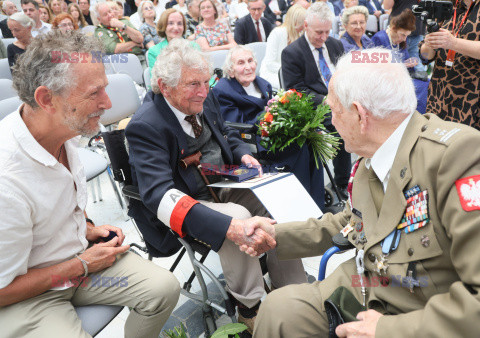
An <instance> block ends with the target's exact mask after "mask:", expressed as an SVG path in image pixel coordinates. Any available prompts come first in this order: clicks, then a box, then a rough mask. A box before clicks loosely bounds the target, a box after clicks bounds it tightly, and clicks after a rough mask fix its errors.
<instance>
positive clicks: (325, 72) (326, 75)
mask: <svg viewBox="0 0 480 338" xmlns="http://www.w3.org/2000/svg"><path fill="white" fill-rule="evenodd" d="M317 50H318V65H319V66H320V72H321V73H322V76H323V78H324V79H325V85H326V86H327V88H328V83H329V82H330V79H331V78H332V73H331V72H330V68H328V65H327V61H325V58H324V57H323V47H320V48H317Z"/></svg>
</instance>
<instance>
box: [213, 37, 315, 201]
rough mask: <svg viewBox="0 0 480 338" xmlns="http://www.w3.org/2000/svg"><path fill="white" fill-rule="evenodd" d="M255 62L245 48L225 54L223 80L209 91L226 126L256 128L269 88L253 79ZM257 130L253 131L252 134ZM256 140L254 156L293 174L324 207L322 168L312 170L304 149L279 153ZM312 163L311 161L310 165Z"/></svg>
mask: <svg viewBox="0 0 480 338" xmlns="http://www.w3.org/2000/svg"><path fill="white" fill-rule="evenodd" d="M256 69H257V60H256V59H255V55H254V54H253V52H252V51H251V50H250V49H249V48H248V47H246V46H242V45H237V46H235V47H233V48H232V49H231V50H230V51H229V52H228V54H227V57H226V59H225V64H224V67H223V76H224V78H222V79H221V80H220V81H219V82H218V83H217V85H216V86H215V87H213V89H212V91H213V93H214V94H215V96H216V97H217V99H218V102H219V103H220V112H221V114H222V116H223V118H224V119H225V120H226V121H228V122H238V123H246V124H251V125H256V124H257V121H258V117H259V115H260V114H261V113H262V112H263V110H264V108H265V106H266V105H267V103H268V100H269V99H271V98H272V86H271V85H270V83H268V82H267V81H266V80H264V79H262V78H261V77H258V76H256V75H255V71H256ZM256 129H257V127H256V126H255V127H254V130H255V131H256ZM259 141H260V139H259V137H257V148H258V152H259V153H258V156H259V157H260V159H262V160H265V161H268V162H269V164H271V165H273V166H275V167H284V168H285V171H290V172H292V173H294V174H295V176H296V177H297V178H298V180H299V181H300V182H301V183H302V184H303V186H304V187H305V189H306V190H307V191H308V192H309V193H310V195H311V196H312V198H313V200H314V201H315V203H317V205H318V206H319V207H320V208H323V207H324V187H323V168H320V169H316V168H315V164H314V163H313V160H312V159H313V158H311V156H310V150H309V148H308V146H307V145H304V146H303V147H302V148H299V147H298V146H297V145H296V144H294V145H291V146H290V147H288V148H287V149H285V150H284V151H282V152H279V153H275V154H273V153H271V152H268V150H267V149H264V148H263V147H261V146H260V145H259V144H258V142H259ZM311 160H312V161H311Z"/></svg>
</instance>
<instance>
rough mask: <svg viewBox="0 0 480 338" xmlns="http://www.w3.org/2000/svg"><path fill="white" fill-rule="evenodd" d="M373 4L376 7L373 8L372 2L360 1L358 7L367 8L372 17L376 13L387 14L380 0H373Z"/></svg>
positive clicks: (367, 0) (368, 0)
mask: <svg viewBox="0 0 480 338" xmlns="http://www.w3.org/2000/svg"><path fill="white" fill-rule="evenodd" d="M373 3H374V4H375V7H373V6H372V4H371V3H370V0H358V5H359V6H365V7H367V8H368V14H370V15H372V14H373V13H374V12H375V11H381V12H382V14H383V13H385V10H384V9H383V8H382V5H380V2H378V0H373Z"/></svg>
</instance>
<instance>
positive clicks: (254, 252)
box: [226, 216, 277, 257]
mask: <svg viewBox="0 0 480 338" xmlns="http://www.w3.org/2000/svg"><path fill="white" fill-rule="evenodd" d="M275 223H276V221H274V220H272V219H270V218H266V217H259V216H255V217H252V218H248V219H245V220H239V219H232V221H231V223H230V227H229V228H228V230H227V235H226V237H227V239H229V240H231V241H232V242H234V243H235V244H237V245H238V246H239V247H240V251H243V252H245V253H246V254H248V255H250V256H252V257H254V256H258V255H261V254H262V253H264V252H267V251H268V250H271V249H273V248H275V246H276V245H277V243H276V242H275V227H274V224H275Z"/></svg>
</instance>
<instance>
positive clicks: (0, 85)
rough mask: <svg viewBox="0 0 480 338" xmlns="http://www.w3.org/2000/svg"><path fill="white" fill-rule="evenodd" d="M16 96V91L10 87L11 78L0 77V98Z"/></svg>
mask: <svg viewBox="0 0 480 338" xmlns="http://www.w3.org/2000/svg"><path fill="white" fill-rule="evenodd" d="M14 96H17V92H16V91H15V90H14V89H13V87H12V80H10V79H0V100H5V99H8V98H10V97H14Z"/></svg>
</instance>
